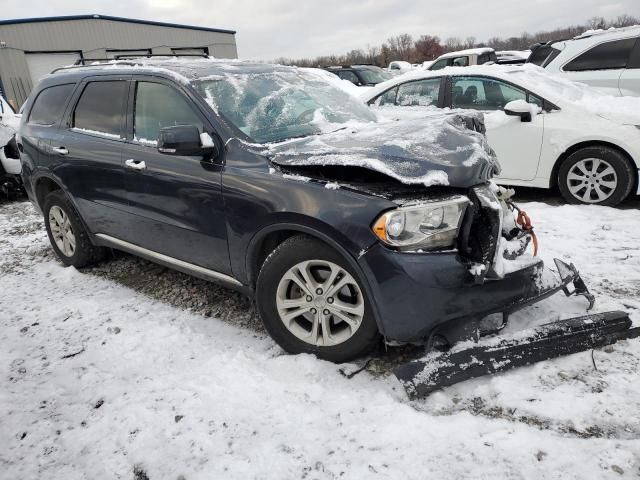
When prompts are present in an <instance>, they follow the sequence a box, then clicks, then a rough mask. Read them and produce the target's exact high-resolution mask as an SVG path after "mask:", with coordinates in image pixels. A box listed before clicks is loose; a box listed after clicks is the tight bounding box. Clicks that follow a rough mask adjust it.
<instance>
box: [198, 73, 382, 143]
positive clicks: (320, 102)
mask: <svg viewBox="0 0 640 480" xmlns="http://www.w3.org/2000/svg"><path fill="white" fill-rule="evenodd" d="M325 75H331V74H325V72H316V71H314V70H311V69H309V70H306V69H291V70H279V71H271V72H266V73H233V74H232V73H226V74H223V75H216V76H215V77H208V78H206V79H202V80H200V81H197V82H195V83H194V86H195V87H196V89H197V90H198V91H199V92H200V93H201V94H202V96H203V97H204V98H205V99H206V101H207V103H209V105H211V107H212V108H213V109H214V110H215V111H216V112H217V113H218V114H219V115H221V116H222V117H224V118H225V119H226V120H227V121H228V122H230V123H231V124H233V125H234V126H235V127H236V128H238V129H239V130H240V131H242V132H243V133H244V134H245V135H247V136H248V137H249V138H250V139H251V140H252V141H254V142H257V143H268V142H279V141H282V140H286V139H288V138H293V137H302V136H307V135H313V134H318V133H323V132H327V131H331V130H336V129H339V128H342V127H343V126H345V125H344V124H346V123H347V122H350V121H357V122H374V121H376V117H375V115H374V114H373V113H372V112H371V110H370V109H368V108H367V107H366V106H365V105H364V103H361V102H360V101H359V100H358V99H357V98H355V97H353V96H351V95H349V94H348V93H347V92H345V91H344V90H342V89H341V88H340V87H338V86H336V85H335V83H334V82H340V81H341V80H339V79H338V78H337V77H336V79H335V80H330V79H329V77H327V76H325Z"/></svg>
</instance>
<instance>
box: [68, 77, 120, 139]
mask: <svg viewBox="0 0 640 480" xmlns="http://www.w3.org/2000/svg"><path fill="white" fill-rule="evenodd" d="M127 89H128V84H127V82H125V81H122V80H116V81H105V82H91V83H88V84H87V86H86V87H85V89H84V91H83V92H82V96H81V97H80V100H78V104H77V105H76V110H75V112H73V128H75V129H78V130H85V131H89V132H90V133H99V134H102V135H105V136H109V137H118V138H120V137H121V136H122V135H121V129H122V124H123V120H124V101H125V98H126V95H127Z"/></svg>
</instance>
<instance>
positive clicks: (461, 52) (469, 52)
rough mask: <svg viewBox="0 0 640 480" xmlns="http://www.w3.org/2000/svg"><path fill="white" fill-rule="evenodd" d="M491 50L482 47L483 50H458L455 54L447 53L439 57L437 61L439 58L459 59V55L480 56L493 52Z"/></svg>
mask: <svg viewBox="0 0 640 480" xmlns="http://www.w3.org/2000/svg"><path fill="white" fill-rule="evenodd" d="M493 51H494V50H493V48H489V47H483V48H469V49H467V50H458V51H457V52H449V53H445V54H443V55H440V56H439V57H438V58H437V59H436V61H437V60H439V59H441V58H450V57H459V56H461V55H482V54H483V53H491V52H493Z"/></svg>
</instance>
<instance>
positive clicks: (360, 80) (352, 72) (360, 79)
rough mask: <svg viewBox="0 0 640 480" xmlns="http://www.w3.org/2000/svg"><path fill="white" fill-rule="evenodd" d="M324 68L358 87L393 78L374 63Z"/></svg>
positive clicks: (370, 85)
mask: <svg viewBox="0 0 640 480" xmlns="http://www.w3.org/2000/svg"><path fill="white" fill-rule="evenodd" d="M325 70H327V71H328V72H331V73H333V74H335V75H337V76H338V77H340V78H341V79H342V80H348V81H350V82H351V83H353V84H354V85H356V86H358V87H366V86H369V87H372V86H374V85H377V84H379V83H382V82H384V81H387V80H390V79H391V78H393V76H392V75H391V74H390V73H389V72H385V71H384V70H383V69H382V68H380V67H377V66H375V65H336V66H331V67H325Z"/></svg>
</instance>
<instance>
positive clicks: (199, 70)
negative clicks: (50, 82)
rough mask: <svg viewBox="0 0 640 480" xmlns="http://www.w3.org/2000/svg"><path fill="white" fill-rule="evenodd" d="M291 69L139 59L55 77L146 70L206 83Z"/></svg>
mask: <svg viewBox="0 0 640 480" xmlns="http://www.w3.org/2000/svg"><path fill="white" fill-rule="evenodd" d="M290 68H292V67H286V66H283V65H271V64H266V63H257V62H250V61H244V60H234V59H214V58H202V57H171V56H167V57H150V58H147V57H139V58H127V59H122V60H105V61H104V62H99V61H96V62H95V63H91V64H88V65H69V66H66V67H61V68H58V69H56V70H54V71H53V72H51V73H52V74H63V73H70V72H84V71H87V70H90V71H96V70H98V71H105V70H107V71H110V70H128V69H136V70H144V71H150V72H153V71H155V72H158V71H161V72H164V73H168V74H170V75H171V76H173V77H174V78H176V80H180V81H182V82H186V83H189V82H191V81H194V80H203V79H205V78H206V77H210V76H215V75H224V74H234V73H267V72H273V71H278V70H282V71H286V70H288V69H290Z"/></svg>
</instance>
